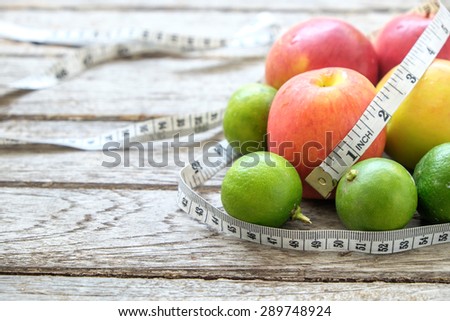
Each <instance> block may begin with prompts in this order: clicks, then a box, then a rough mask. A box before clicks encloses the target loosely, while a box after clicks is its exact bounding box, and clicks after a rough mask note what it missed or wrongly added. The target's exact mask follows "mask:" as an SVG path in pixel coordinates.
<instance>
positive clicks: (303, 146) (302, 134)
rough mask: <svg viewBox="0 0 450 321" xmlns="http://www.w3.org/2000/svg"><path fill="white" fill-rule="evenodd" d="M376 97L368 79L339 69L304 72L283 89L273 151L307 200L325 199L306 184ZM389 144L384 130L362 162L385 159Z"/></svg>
mask: <svg viewBox="0 0 450 321" xmlns="http://www.w3.org/2000/svg"><path fill="white" fill-rule="evenodd" d="M375 94H376V90H375V87H374V86H373V85H372V83H371V82H370V81H369V80H368V79H367V78H366V77H364V76H363V75H361V74H360V73H358V72H356V71H354V70H351V69H347V68H337V67H331V68H323V69H318V70H312V71H308V72H305V73H302V74H300V75H297V76H295V77H293V78H291V79H290V80H288V81H287V82H286V83H285V84H284V85H283V86H282V87H281V88H280V89H279V90H278V92H277V94H276V95H275V98H274V100H273V101H272V105H271V107H270V112H269V119H268V126H267V132H268V148H269V151H271V152H274V153H277V154H279V155H281V156H283V157H285V158H286V159H287V160H289V161H290V162H291V163H292V164H293V165H294V166H295V168H296V169H297V172H298V173H299V174H300V177H301V179H302V182H303V196H304V197H305V198H321V196H320V194H319V193H318V192H316V191H315V190H314V189H313V188H312V187H311V186H310V185H309V184H308V183H306V182H305V180H304V179H305V178H306V176H308V174H309V173H310V172H311V171H312V170H313V169H314V168H315V167H317V166H318V165H319V164H320V163H321V162H322V161H323V160H324V159H325V157H326V156H327V155H328V154H329V153H330V152H331V151H332V150H333V148H334V147H335V146H336V145H337V144H338V143H339V142H340V141H341V140H342V139H343V138H344V137H345V135H347V133H348V132H349V131H350V129H351V128H352V127H353V126H354V125H355V123H356V122H357V121H358V119H359V118H360V117H361V115H362V113H363V112H364V110H365V109H366V108H367V106H368V105H369V103H370V102H371V101H372V99H373V98H374V97H375ZM366 135H370V133H368V134H366ZM361 140H362V141H364V137H363V136H362V137H361ZM385 142H386V133H385V131H383V132H382V133H381V134H380V135H379V136H378V137H377V138H376V139H375V140H374V141H373V143H372V145H370V147H369V149H368V150H367V151H366V152H365V153H364V154H363V155H362V157H361V158H360V160H362V159H366V158H369V157H380V156H381V155H382V153H383V150H384V145H385Z"/></svg>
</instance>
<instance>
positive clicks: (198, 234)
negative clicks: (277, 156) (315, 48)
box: [0, 0, 450, 300]
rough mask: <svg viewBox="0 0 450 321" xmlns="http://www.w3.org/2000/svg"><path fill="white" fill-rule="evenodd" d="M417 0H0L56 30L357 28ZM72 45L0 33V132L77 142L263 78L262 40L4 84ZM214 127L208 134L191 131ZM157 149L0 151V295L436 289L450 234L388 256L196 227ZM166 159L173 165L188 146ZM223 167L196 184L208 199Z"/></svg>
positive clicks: (315, 294)
mask: <svg viewBox="0 0 450 321" xmlns="http://www.w3.org/2000/svg"><path fill="white" fill-rule="evenodd" d="M418 2H419V1H410V2H405V1H398V0H391V1H377V2H373V1H369V0H362V1H356V0H354V1H341V2H339V3H338V2H336V1H331V0H321V1H290V0H280V1H269V0H264V1H251V2H248V1H247V2H242V1H240V0H231V1H205V0H193V1H176V0H169V1H163V2H162V1H157V0H151V1H144V0H136V1H132V2H130V1H125V0H112V1H109V0H95V1H92V0H89V1H86V0H81V1H78V0H58V1H41V0H40V1H35V0H17V1H16V0H14V1H13V0H3V1H1V2H0V19H2V20H5V21H9V22H14V23H18V24H22V25H27V26H30V27H33V28H50V29H55V30H57V29H60V28H100V29H102V28H103V29H107V28H112V27H117V26H137V27H148V28H152V29H164V30H168V31H173V32H179V31H180V30H181V31H183V32H186V33H192V34H202V35H208V34H215V35H228V34H231V33H233V32H234V31H236V30H238V28H239V27H240V26H242V25H243V24H245V23H246V22H247V21H248V20H249V19H251V17H254V15H255V14H256V13H257V12H259V11H261V10H269V11H271V12H273V13H274V14H276V15H277V16H278V17H279V18H280V20H281V21H282V22H283V24H284V25H286V26H289V25H292V24H294V23H296V22H298V21H302V20H306V19H307V18H309V17H312V16H319V15H332V16H335V17H338V18H342V19H345V20H347V21H349V22H351V23H353V24H354V25H355V26H356V27H358V28H359V29H360V30H362V31H363V32H366V33H367V32H370V31H371V30H373V29H376V28H379V27H380V26H382V25H383V24H384V23H385V22H387V21H388V20H389V19H391V18H392V16H394V15H395V14H398V13H400V12H403V11H405V10H407V9H409V8H410V7H411V6H413V5H414V4H417V3H418ZM447 2H448V1H447V0H446V3H447ZM205 26H207V28H205ZM72 51H73V49H70V48H64V47H59V46H37V45H33V44H22V43H16V42H13V41H8V40H0V61H1V68H2V72H1V73H0V121H1V122H0V136H1V135H2V134H5V135H17V136H22V137H23V136H35V137H87V136H91V135H95V134H98V133H102V132H103V131H105V130H110V129H112V128H118V127H121V126H123V125H125V124H128V123H129V122H130V121H138V120H144V119H149V118H155V117H158V116H160V115H169V114H184V113H188V112H192V111H206V110H211V109H213V108H223V107H225V105H226V102H227V100H228V98H229V96H230V94H231V93H232V92H233V91H234V90H235V89H236V88H237V86H239V85H241V84H244V83H247V82H254V81H256V80H260V79H262V77H263V73H264V54H265V51H264V50H259V51H258V50H257V51H252V52H241V51H236V52H230V51H217V52H211V53H207V54H201V55H190V56H175V55H172V56H166V55H160V54H159V55H153V56H145V57H140V58H136V59H124V60H117V61H114V62H111V63H108V64H103V65H100V66H97V67H95V68H94V69H92V70H89V71H87V72H86V73H83V74H82V75H80V76H78V77H77V78H75V79H73V80H70V81H67V82H64V83H62V84H61V85H59V86H57V87H54V88H50V89H47V90H42V91H35V92H25V91H18V92H15V91H11V90H9V89H7V87H6V86H5V85H6V84H7V83H8V82H11V81H14V80H17V79H19V78H21V77H25V76H27V75H29V74H32V73H33V72H36V71H39V70H42V69H44V68H45V67H47V66H50V65H51V64H52V63H53V62H55V61H56V60H57V59H58V58H60V57H62V56H64V55H66V54H68V53H70V52H72ZM221 138H222V136H221V134H220V133H218V132H217V131H212V132H209V133H206V134H204V135H203V136H201V137H199V140H200V141H202V142H203V143H204V142H205V141H207V140H211V139H217V140H218V139H221ZM162 146H163V145H162V144H161V143H160V144H159V145H157V147H156V148H155V152H154V153H153V154H152V155H153V157H154V158H155V159H156V160H157V161H159V160H160V159H161V157H163V155H167V158H168V163H167V166H164V167H161V168H157V167H155V166H151V165H149V164H148V157H147V158H144V161H145V166H144V167H140V166H139V158H138V152H137V151H136V150H134V151H132V152H131V153H130V166H129V167H124V166H118V167H115V168H105V167H102V166H101V164H102V162H103V161H108V160H110V159H108V158H107V157H105V155H103V153H102V152H83V151H76V150H71V149H68V148H59V147H52V146H40V145H33V146H12V147H0V226H1V228H0V299H17V300H35V299H36V300H38V299H39V300H47V299H48V300H54V299H57V300H83V299H85V300H97V299H102V300H103V299H107V300H110V299H114V300H116V299H123V300H128V299H132V300H141V299H143V300H145V299H147V300H148V299H152V300H167V299H169V300H170V299H180V300H188V299H192V300H222V299H224V296H223V293H227V294H229V296H227V298H229V299H243V300H244V299H245V300H255V299H257V300H279V299H283V300H323V299H324V300H335V299H336V300H355V299H358V300H379V299H381V300H383V299H384V300H448V299H449V298H450V293H449V289H450V288H449V284H450V266H449V264H448V263H449V261H450V254H449V253H450V251H449V247H450V244H444V245H438V246H432V247H426V248H421V249H417V250H413V251H409V252H404V253H399V254H395V255H387V256H375V255H365V254H358V253H350V252H329V253H324V252H296V251H292V250H278V249H274V248H270V247H267V246H262V245H258V244H253V243H250V242H245V241H241V240H238V239H236V238H233V237H232V236H229V235H226V234H222V233H218V232H217V231H215V230H212V229H209V228H208V227H206V226H205V225H203V224H201V223H199V222H197V221H195V220H194V219H192V218H191V217H189V216H187V215H186V214H184V213H183V212H181V211H180V210H179V209H178V208H177V206H176V204H175V200H176V195H177V191H176V179H177V173H178V171H179V170H180V166H179V165H177V164H176V162H175V158H174V151H173V149H171V148H167V150H166V151H167V153H166V151H165V150H164V149H163V148H162ZM193 153H194V154H195V155H198V154H199V153H200V148H197V149H195V150H194V152H193ZM178 156H179V159H180V160H181V161H185V162H186V161H188V160H189V157H190V154H189V153H188V151H187V150H182V151H181V152H180V154H179V155H178ZM121 157H123V154H121ZM122 159H123V158H122ZM224 172H225V171H222V172H220V173H219V174H218V175H217V176H216V177H214V178H213V179H212V180H211V181H209V182H208V183H207V184H205V186H203V187H202V188H201V189H200V191H201V194H202V195H204V196H205V197H206V198H207V199H208V200H210V201H211V202H213V203H214V204H216V205H218V206H220V184H221V181H222V178H223V175H224ZM303 210H304V212H305V214H307V215H309V216H311V218H312V220H313V222H314V224H313V226H311V227H305V226H303V225H300V224H298V223H295V222H289V223H288V224H287V226H286V227H287V228H303V229H306V228H310V229H318V228H342V225H341V224H340V222H339V220H338V219H337V217H336V212H335V210H334V206H333V204H332V203H331V202H304V203H303ZM419 223H420V222H419V221H418V220H417V219H415V220H414V221H413V222H412V224H413V225H414V224H416V225H417V224H419Z"/></svg>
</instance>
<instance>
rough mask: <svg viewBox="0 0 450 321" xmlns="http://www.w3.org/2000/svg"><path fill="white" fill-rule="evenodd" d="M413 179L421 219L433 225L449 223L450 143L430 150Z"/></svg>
mask: <svg viewBox="0 0 450 321" xmlns="http://www.w3.org/2000/svg"><path fill="white" fill-rule="evenodd" d="M413 177H414V180H415V181H416V185H417V193H418V194H419V206H418V211H419V214H420V215H421V217H423V218H424V219H425V220H427V221H429V222H431V223H449V222H450V143H444V144H441V145H438V146H436V147H433V148H432V149H430V150H429V151H428V152H427V153H426V154H425V155H424V156H423V157H422V158H421V159H420V161H419V162H418V163H417V165H416V168H415V169H414V174H413Z"/></svg>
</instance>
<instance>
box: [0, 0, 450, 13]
mask: <svg viewBox="0 0 450 321" xmlns="http://www.w3.org/2000/svg"><path fill="white" fill-rule="evenodd" d="M417 3H421V2H420V1H418V0H414V1H408V2H406V1H400V0H394V1H385V0H383V1H376V2H374V1H370V0H347V1H340V2H336V1H333V0H321V1H314V0H308V1H289V0H279V1H276V2H273V1H270V0H259V1H244V2H243V1H239V0H231V1H207V0H194V1H192V0H190V1H184V2H180V1H176V0H170V1H164V2H161V1H158V0H151V1H147V0H139V1H133V2H132V3H130V2H129V1H126V0H113V1H108V0H102V1H95V2H93V1H88V0H81V1H78V0H59V1H33V0H4V1H3V2H2V3H1V4H0V8H5V9H8V10H23V9H30V8H32V9H40V10H117V11H122V10H141V11H142V10H155V9H157V10H161V9H163V10H180V9H182V10H195V11H202V10H222V11H260V10H279V11H292V10H298V11H308V12H328V11H332V12H337V11H351V12H367V11H386V10H392V11H398V10H405V9H408V8H410V7H411V6H412V5H415V4H417ZM443 3H445V4H448V3H449V2H448V0H443Z"/></svg>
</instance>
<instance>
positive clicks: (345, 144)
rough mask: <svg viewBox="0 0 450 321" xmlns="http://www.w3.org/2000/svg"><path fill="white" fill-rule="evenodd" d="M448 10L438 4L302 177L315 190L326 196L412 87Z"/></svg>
mask: <svg viewBox="0 0 450 321" xmlns="http://www.w3.org/2000/svg"><path fill="white" fill-rule="evenodd" d="M449 30H450V13H449V11H448V10H447V9H446V8H445V7H444V6H443V5H440V8H439V10H438V12H437V14H436V16H435V17H434V19H433V20H432V21H431V23H430V24H429V26H428V27H427V28H426V29H425V31H424V32H423V34H422V35H421V36H420V37H419V39H418V40H417V42H416V43H415V45H414V46H413V48H412V49H411V50H410V51H409V53H408V54H407V55H406V57H405V58H404V59H403V61H402V62H401V63H400V65H399V66H398V67H397V68H396V70H395V71H394V73H393V74H392V76H391V77H390V78H389V79H388V80H387V82H386V84H385V85H384V86H383V87H382V88H381V90H380V91H379V92H378V93H377V95H376V96H375V98H374V99H373V100H372V102H371V103H370V104H369V106H368V107H367V109H366V110H365V111H364V113H363V114H362V116H361V117H360V119H359V120H358V121H357V123H356V124H355V125H354V127H353V128H352V129H351V130H350V131H349V133H348V134H347V135H346V136H345V137H344V139H343V140H342V141H340V142H339V144H338V145H337V146H336V148H335V149H333V151H331V153H330V154H329V155H328V156H327V157H326V158H325V160H324V161H323V162H322V163H321V164H320V165H319V166H318V167H316V168H315V169H314V170H313V171H312V172H311V173H310V174H309V175H308V176H307V177H306V178H305V181H306V182H307V183H309V184H310V185H311V186H312V187H313V188H314V189H315V190H317V191H318V192H319V193H320V194H321V195H322V196H323V197H325V198H327V197H328V196H329V195H330V194H331V192H332V191H333V189H334V188H335V187H336V185H337V183H338V181H339V179H340V178H341V177H342V176H343V175H344V173H345V172H346V171H347V169H348V168H349V167H350V166H351V165H353V164H354V163H356V161H357V160H358V159H359V158H360V157H361V155H363V154H364V152H365V151H366V150H367V149H368V148H369V146H370V144H372V142H373V141H374V140H375V139H376V138H377V137H378V135H379V134H380V133H381V131H382V130H383V128H384V127H385V126H386V124H387V123H388V121H389V119H390V118H391V116H392V114H393V113H394V112H395V111H396V110H397V109H398V107H399V106H400V104H401V102H402V101H403V100H404V99H405V98H406V97H407V96H408V94H409V93H410V92H411V91H412V90H413V88H414V87H415V85H416V83H417V82H418V80H419V79H420V78H421V77H422V75H423V74H424V73H425V71H426V70H427V69H428V67H429V66H430V65H431V63H432V62H433V60H434V59H435V58H436V56H437V54H438V53H439V51H440V50H441V48H442V47H443V46H444V44H445V42H446V41H447V39H448V36H449Z"/></svg>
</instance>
